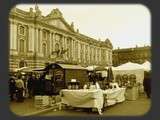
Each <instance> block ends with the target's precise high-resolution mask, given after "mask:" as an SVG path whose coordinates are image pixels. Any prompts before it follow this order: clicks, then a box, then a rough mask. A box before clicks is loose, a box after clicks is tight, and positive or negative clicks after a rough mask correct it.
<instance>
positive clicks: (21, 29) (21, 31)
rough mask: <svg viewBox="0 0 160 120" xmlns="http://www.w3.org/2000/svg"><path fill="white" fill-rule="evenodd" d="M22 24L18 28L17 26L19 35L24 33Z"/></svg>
mask: <svg viewBox="0 0 160 120" xmlns="http://www.w3.org/2000/svg"><path fill="white" fill-rule="evenodd" d="M24 29H25V28H24V26H20V28H19V33H20V34H21V35H24Z"/></svg>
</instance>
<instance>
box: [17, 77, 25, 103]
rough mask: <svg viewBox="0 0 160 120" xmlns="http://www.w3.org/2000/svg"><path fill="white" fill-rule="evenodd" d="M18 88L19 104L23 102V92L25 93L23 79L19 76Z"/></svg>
mask: <svg viewBox="0 0 160 120" xmlns="http://www.w3.org/2000/svg"><path fill="white" fill-rule="evenodd" d="M16 88H17V94H16V96H17V102H23V101H24V98H23V91H24V89H25V88H24V82H23V80H22V79H21V76H18V79H17V80H16Z"/></svg>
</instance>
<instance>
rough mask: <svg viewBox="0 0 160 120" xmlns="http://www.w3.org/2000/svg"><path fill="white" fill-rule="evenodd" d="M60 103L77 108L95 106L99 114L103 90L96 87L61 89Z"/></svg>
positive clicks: (101, 106)
mask: <svg viewBox="0 0 160 120" xmlns="http://www.w3.org/2000/svg"><path fill="white" fill-rule="evenodd" d="M60 95H61V98H62V102H61V103H62V104H66V105H68V106H72V107H78V108H96V109H97V110H98V113H99V114H102V113H101V112H102V111H101V110H102V108H103V102H104V101H103V100H104V99H103V92H102V90H100V89H99V90H98V89H95V90H93V89H80V90H68V89H63V90H61V92H60Z"/></svg>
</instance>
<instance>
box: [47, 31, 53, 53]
mask: <svg viewBox="0 0 160 120" xmlns="http://www.w3.org/2000/svg"><path fill="white" fill-rule="evenodd" d="M48 41H49V56H50V55H51V53H52V33H51V31H49V40H48Z"/></svg>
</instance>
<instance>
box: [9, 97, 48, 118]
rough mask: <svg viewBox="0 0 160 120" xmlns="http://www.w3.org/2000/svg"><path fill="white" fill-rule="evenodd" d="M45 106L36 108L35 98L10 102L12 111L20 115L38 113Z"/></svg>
mask: <svg viewBox="0 0 160 120" xmlns="http://www.w3.org/2000/svg"><path fill="white" fill-rule="evenodd" d="M44 109H45V108H35V107H34V99H25V100H24V102H16V101H12V102H10V111H11V112H12V113H13V114H16V115H18V116H25V115H27V114H31V113H36V112H39V111H42V110H44Z"/></svg>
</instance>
